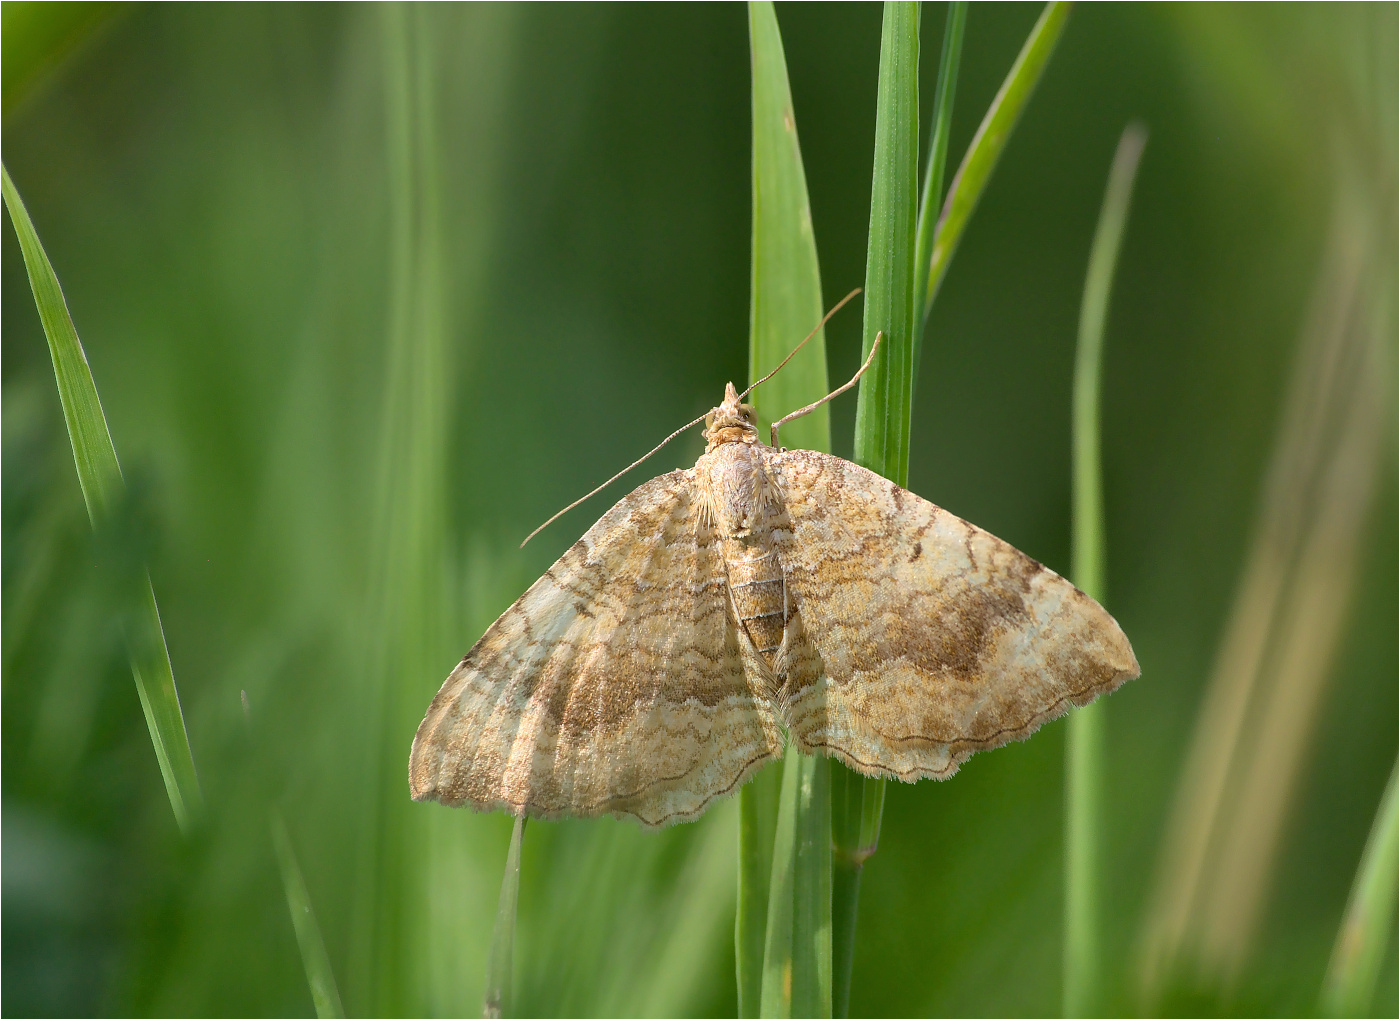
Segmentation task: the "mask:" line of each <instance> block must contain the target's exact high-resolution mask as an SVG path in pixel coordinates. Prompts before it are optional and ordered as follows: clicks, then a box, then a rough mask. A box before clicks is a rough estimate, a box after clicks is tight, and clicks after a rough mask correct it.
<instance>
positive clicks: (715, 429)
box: [705, 383, 758, 450]
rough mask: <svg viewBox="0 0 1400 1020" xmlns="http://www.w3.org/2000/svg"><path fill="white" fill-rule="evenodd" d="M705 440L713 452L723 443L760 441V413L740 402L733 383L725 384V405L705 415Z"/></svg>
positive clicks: (750, 405) (751, 406)
mask: <svg viewBox="0 0 1400 1020" xmlns="http://www.w3.org/2000/svg"><path fill="white" fill-rule="evenodd" d="M705 439H706V440H707V442H708V443H709V449H711V450H713V449H714V448H715V447H716V446H719V445H720V444H722V443H751V442H756V441H757V440H758V412H757V411H755V410H754V408H753V405H752V404H745V403H741V402H740V400H739V393H738V391H737V390H735V389H734V384H733V383H726V384H725V387H724V403H722V404H720V405H719V407H716V408H715V409H714V410H713V411H711V412H710V413H709V414H707V415H705Z"/></svg>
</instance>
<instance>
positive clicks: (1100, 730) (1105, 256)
mask: <svg viewBox="0 0 1400 1020" xmlns="http://www.w3.org/2000/svg"><path fill="white" fill-rule="evenodd" d="M1146 144H1147V131H1146V129H1145V128H1144V127H1143V126H1142V125H1141V124H1137V123H1133V124H1129V125H1128V126H1127V128H1125V129H1124V131H1123V134H1122V137H1121V138H1120V139H1119V141H1118V149H1117V152H1116V153H1115V154H1114V157H1113V166H1112V168H1111V169H1110V171H1109V175H1108V186H1107V189H1106V190H1105V192H1104V200H1103V208H1102V210H1101V211H1100V213H1099V224H1098V229H1097V230H1096V231H1095V233H1094V242H1093V246H1092V248H1091V249H1090V252H1089V269H1088V273H1087V275H1086V277H1085V281H1084V298H1083V303H1082V304H1081V306H1080V314H1079V340H1078V347H1077V349H1076V354H1075V366H1074V418H1073V430H1074V436H1073V448H1074V468H1073V470H1074V483H1073V497H1072V498H1073V527H1074V535H1073V548H1072V553H1071V562H1072V566H1071V574H1072V577H1073V580H1074V583H1075V584H1077V585H1078V586H1079V588H1080V589H1081V590H1082V591H1084V592H1085V593H1086V594H1088V595H1089V596H1090V597H1092V598H1094V599H1096V600H1098V601H1099V602H1103V601H1104V598H1105V585H1104V545H1105V540H1104V519H1103V468H1102V463H1101V457H1100V412H1099V398H1100V393H1101V390H1102V372H1103V342H1104V323H1105V321H1106V320H1107V317H1108V305H1109V296H1110V294H1111V293H1112V289H1113V275H1114V270H1115V269H1116V267H1117V265H1118V253H1119V251H1120V249H1121V247H1122V241H1123V231H1124V228H1125V227H1126V225H1127V220H1128V206H1129V203H1130V200H1131V198H1132V193H1133V182H1134V179H1135V178H1136V176H1137V168H1138V163H1139V161H1140V160H1141V158H1142V150H1143V146H1145V145H1146ZM1103 711H1104V706H1103V705H1102V704H1101V703H1095V704H1092V705H1089V706H1087V707H1085V708H1081V709H1079V710H1078V711H1076V712H1075V713H1073V715H1071V716H1070V720H1069V728H1068V736H1067V740H1068V746H1067V748H1066V754H1065V765H1066V772H1065V815H1066V821H1065V920H1064V924H1065V936H1064V937H1065V942H1064V1001H1063V1008H1064V1015H1065V1016H1087V1015H1091V1014H1092V1013H1094V1012H1095V1011H1096V1010H1097V1009H1099V1008H1100V1007H1101V1005H1102V1002H1101V992H1100V985H1101V981H1100V975H1099V967H1100V946H1099V884H1098V883H1099V842H1100V839H1101V836H1100V833H1101V831H1102V821H1103V820H1102V811H1103V805H1102V800H1103V789H1102V787H1103V740H1104V718H1103Z"/></svg>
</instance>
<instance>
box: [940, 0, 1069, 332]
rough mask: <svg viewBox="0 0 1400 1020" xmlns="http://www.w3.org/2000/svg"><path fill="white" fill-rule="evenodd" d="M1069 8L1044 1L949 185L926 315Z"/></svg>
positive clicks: (1032, 90) (1031, 93) (1055, 41)
mask: <svg viewBox="0 0 1400 1020" xmlns="http://www.w3.org/2000/svg"><path fill="white" fill-rule="evenodd" d="M1069 10H1070V4H1068V3H1065V2H1062V0H1056V2H1055V3H1050V4H1047V5H1046V7H1045V11H1044V13H1042V14H1041V16H1040V20H1039V21H1037V22H1036V23H1035V27H1034V28H1032V29H1031V34H1030V35H1029V36H1028V37H1027V38H1026V42H1025V45H1023V46H1022V47H1021V52H1020V53H1019V54H1018V55H1017V57H1016V62H1015V63H1014V64H1012V65H1011V70H1010V71H1009V72H1008V73H1007V75H1006V80H1005V81H1003V82H1002V83H1001V88H1000V89H999V90H998V91H997V94H996V98H995V99H993V100H992V105H991V106H990V107H988V109H987V114H986V116H984V117H983V118H982V123H981V125H979V126H978V128H977V133H976V134H975V135H974V136H973V138H972V144H971V145H969V146H968V149H967V153H966V154H965V155H964V156H963V161H962V165H961V166H959V167H958V172H957V174H956V175H954V177H953V183H952V184H951V185H950V186H949V188H948V197H947V199H946V200H945V201H944V203H943V212H942V213H941V214H940V216H939V218H938V225H937V226H936V227H935V228H934V232H933V251H932V253H931V254H930V255H929V261H928V282H927V285H926V286H925V289H924V311H923V314H924V315H925V316H927V315H928V311H929V309H930V308H932V307H933V301H934V298H936V297H937V296H938V288H939V287H940V286H941V285H942V283H943V277H944V274H946V273H947V272H948V264H949V263H950V262H951V261H952V259H953V253H954V252H955V251H957V248H958V242H959V241H961V240H962V235H963V231H964V230H965V229H966V228H967V222H968V220H970V219H971V218H972V214H973V212H974V211H975V210H976V208H977V202H978V200H979V199H980V198H981V197H982V192H983V191H984V190H985V189H986V187H987V182H988V181H989V180H990V179H991V176H992V171H993V170H995V169H996V165H997V160H998V159H1000V158H1001V153H1002V150H1003V149H1005V148H1006V143H1007V141H1008V140H1009V139H1010V137H1011V132H1012V130H1013V129H1014V128H1015V127H1016V121H1017V119H1018V118H1019V117H1020V116H1021V111H1022V110H1024V109H1025V108H1026V103H1027V101H1028V100H1029V99H1030V97H1031V96H1032V95H1033V94H1034V93H1035V87H1036V85H1037V84H1039V82H1040V75H1041V72H1042V71H1044V70H1045V64H1046V62H1047V61H1048V60H1049V59H1050V54H1051V53H1053V52H1054V50H1055V44H1056V43H1057V42H1059V40H1060V34H1061V32H1063V30H1064V27H1065V19H1066V18H1068V17H1069ZM920 264H921V265H922V264H923V263H920Z"/></svg>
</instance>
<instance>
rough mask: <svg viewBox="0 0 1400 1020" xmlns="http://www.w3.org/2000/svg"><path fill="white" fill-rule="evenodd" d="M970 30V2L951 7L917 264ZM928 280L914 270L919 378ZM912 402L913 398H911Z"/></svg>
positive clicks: (932, 217)
mask: <svg viewBox="0 0 1400 1020" xmlns="http://www.w3.org/2000/svg"><path fill="white" fill-rule="evenodd" d="M966 29H967V0H953V2H952V3H950V4H949V5H948V20H947V23H946V24H945V25H944V28H943V52H942V54H941V55H940V56H939V58H938V88H937V90H936V91H935V92H934V94H933V130H932V133H931V134H930V136H929V144H928V162H927V164H926V165H925V166H924V190H923V193H922V194H921V195H920V196H919V224H918V227H917V228H916V235H915V236H916V240H915V244H914V265H915V266H916V267H918V266H926V265H928V264H929V260H930V259H931V258H932V256H933V231H934V226H935V225H936V224H937V221H938V210H939V208H941V206H942V204H943V177H944V174H945V172H946V170H947V168H948V134H949V132H950V131H951V130H952V126H953V98H954V95H955V94H956V92H957V87H958V65H959V64H960V63H961V62H962V44H963V34H964V32H965V31H966ZM927 292H928V277H927V276H926V275H925V274H924V273H922V272H919V271H918V269H917V268H916V269H915V271H914V308H915V309H916V310H918V312H919V321H918V324H917V326H916V327H915V329H914V371H913V373H912V374H911V376H910V379H911V381H913V380H917V379H918V378H919V355H920V353H921V352H922V351H923V347H924V325H925V324H926V323H927V322H928V315H929V312H930V311H931V310H932V308H933V303H932V302H931V301H928V300H926V298H927ZM911 399H912V398H911Z"/></svg>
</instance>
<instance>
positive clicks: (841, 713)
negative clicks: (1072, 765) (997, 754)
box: [768, 450, 1139, 782]
mask: <svg viewBox="0 0 1400 1020" xmlns="http://www.w3.org/2000/svg"><path fill="white" fill-rule="evenodd" d="M768 467H769V470H770V471H772V472H773V475H774V477H775V478H776V479H777V481H778V484H779V486H780V488H781V489H782V491H783V496H784V503H785V506H786V508H787V513H788V516H789V519H790V521H791V531H790V532H788V533H787V534H785V535H782V536H780V537H779V541H780V548H781V553H780V555H781V556H782V559H783V566H784V569H785V571H786V574H787V579H788V585H789V588H790V590H791V591H792V592H793V595H794V598H795V601H796V604H797V609H798V612H799V613H800V614H801V617H802V621H803V624H804V629H805V632H806V634H807V635H808V640H810V642H811V643H812V644H813V645H814V646H815V648H816V651H817V653H818V654H817V656H809V657H808V658H807V661H808V662H810V663H812V665H811V666H810V668H808V669H807V670H805V671H804V672H805V675H801V676H789V677H788V682H787V685H786V692H787V695H788V696H787V698H786V701H787V706H786V709H787V716H788V721H789V724H790V725H791V727H792V734H793V736H794V738H795V739H796V740H797V742H798V744H799V746H801V747H802V748H803V749H804V750H807V751H812V752H821V753H823V754H828V755H832V756H834V757H837V758H840V759H841V760H842V761H844V762H845V763H846V764H847V765H849V766H851V767H852V768H854V769H856V770H858V771H860V772H864V773H866V774H867V775H890V776H894V777H897V778H899V779H902V780H905V781H906V782H912V781H914V780H916V779H920V778H923V777H926V776H928V777H933V778H937V779H944V778H947V777H948V776H950V775H952V774H953V773H954V772H956V771H957V768H958V765H959V764H960V763H962V762H963V761H965V760H966V759H967V758H969V757H970V756H971V755H972V754H973V753H974V752H976V751H981V750H985V749H987V748H992V747H998V746H1000V745H1002V744H1005V743H1007V742H1008V741H1011V740H1021V739H1024V738H1025V737H1027V736H1029V735H1030V734H1031V733H1033V732H1034V731H1035V730H1036V729H1037V728H1039V727H1040V725H1041V724H1042V723H1045V722H1047V721H1049V720H1050V719H1053V718H1055V717H1056V716H1059V715H1061V714H1063V713H1064V712H1065V711H1067V710H1068V709H1069V708H1070V707H1071V706H1073V705H1083V704H1086V703H1088V702H1090V701H1092V700H1093V699H1094V698H1095V697H1097V696H1098V695H1100V694H1105V693H1107V692H1109V691H1112V690H1114V689H1115V688H1117V687H1118V686H1119V685H1120V684H1122V683H1123V682H1124V681H1126V680H1130V679H1132V678H1133V677H1136V676H1137V675H1138V673H1139V669H1138V663H1137V659H1136V658H1135V657H1134V655H1133V650H1132V647H1131V646H1130V645H1129V644H1128V639H1127V638H1126V637H1125V636H1124V634H1123V632H1122V630H1120V629H1119V627H1118V624H1117V623H1116V622H1115V621H1114V619H1113V617H1111V616H1109V614H1108V613H1107V612H1106V611H1105V610H1104V609H1103V607H1102V606H1100V605H1099V604H1098V603H1097V602H1095V601H1094V600H1093V599H1091V598H1089V596H1087V595H1085V594H1084V593H1083V592H1081V591H1080V590H1079V589H1078V588H1076V587H1074V585H1072V584H1070V583H1069V582H1068V581H1066V580H1065V579H1064V578H1062V577H1060V576H1059V575H1058V574H1056V573H1055V572H1054V571H1052V570H1049V569H1047V568H1045V567H1043V566H1041V565H1040V564H1039V563H1037V562H1036V561H1035V560H1033V559H1031V558H1030V557H1029V556H1026V555H1024V554H1023V553H1020V552H1018V551H1017V550H1016V549H1014V548H1012V547H1011V546H1010V545H1008V544H1007V543H1005V542H1003V541H1001V540H1000V539H998V538H996V537H994V536H992V535H990V534H988V533H987V532H985V531H983V530H982V529H981V528H978V527H976V526H974V525H972V524H969V523H967V522H966V521H964V520H962V519H961V518H958V517H956V516H954V515H953V514H950V513H948V512H947V511H946V510H941V509H939V508H938V507H936V506H934V505H933V504H932V503H930V502H928V501H927V500H925V499H922V498H920V497H919V496H916V495H914V494H913V493H912V492H909V491H907V490H905V489H902V488H900V487H899V486H897V485H895V484H894V483H893V482H891V481H889V480H887V479H885V478H881V477H880V476H879V475H877V474H875V473H874V472H871V471H867V470H866V469H865V468H862V467H859V466H857V465H855V464H852V463H851V462H849V461H845V460H841V459H840V458H837V457H832V456H828V455H827V454H822V453H814V452H811V451H807V450H794V451H791V452H786V453H777V452H774V453H773V454H771V455H770V456H769V458H768Z"/></svg>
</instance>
